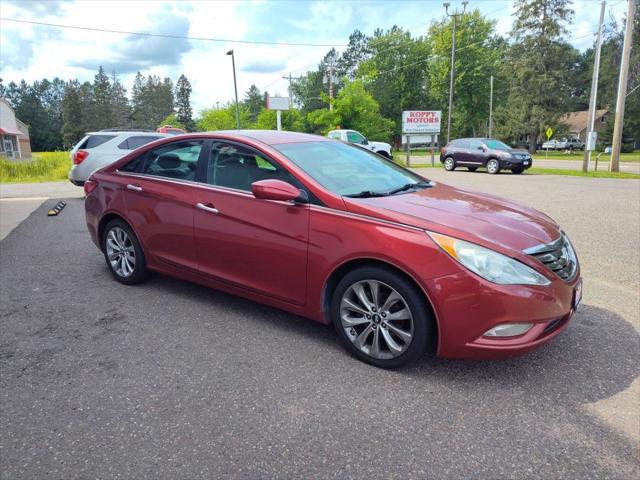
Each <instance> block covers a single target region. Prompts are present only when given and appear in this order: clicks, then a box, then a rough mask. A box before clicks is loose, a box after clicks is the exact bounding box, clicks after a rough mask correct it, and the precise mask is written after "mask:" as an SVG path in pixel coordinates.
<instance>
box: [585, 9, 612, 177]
mask: <svg viewBox="0 0 640 480" xmlns="http://www.w3.org/2000/svg"><path fill="white" fill-rule="evenodd" d="M606 5H607V2H606V1H604V0H603V1H602V4H601V5H600V23H598V39H597V40H596V56H595V59H594V60H593V76H592V77H591V95H590V97H589V124H588V126H587V138H585V140H586V143H587V146H586V148H585V149H584V158H583V160H582V171H583V172H588V171H589V163H590V162H591V150H593V149H594V148H595V147H596V146H595V144H592V133H591V132H593V131H594V128H595V124H596V101H597V99H598V77H599V75H600V50H601V49H602V25H603V24H604V9H605V6H606ZM594 143H595V142H594Z"/></svg>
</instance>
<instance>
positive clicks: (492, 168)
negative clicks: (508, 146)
mask: <svg viewBox="0 0 640 480" xmlns="http://www.w3.org/2000/svg"><path fill="white" fill-rule="evenodd" d="M499 171H500V162H498V160H496V159H495V158H492V159H491V160H489V161H488V162H487V172H489V173H490V174H491V175H495V174H496V173H498V172H499Z"/></svg>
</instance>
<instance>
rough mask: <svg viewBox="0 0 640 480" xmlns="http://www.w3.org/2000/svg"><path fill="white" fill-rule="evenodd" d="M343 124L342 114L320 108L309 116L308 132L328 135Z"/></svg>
mask: <svg viewBox="0 0 640 480" xmlns="http://www.w3.org/2000/svg"><path fill="white" fill-rule="evenodd" d="M341 123H342V119H341V117H340V114H339V113H338V112H337V111H335V110H333V111H332V110H329V109H328V108H319V109H317V110H314V111H312V112H309V113H308V114H307V130H308V131H310V132H311V133H316V134H318V135H326V134H327V133H328V132H329V131H330V130H335V129H336V128H338V127H339V126H340V125H341Z"/></svg>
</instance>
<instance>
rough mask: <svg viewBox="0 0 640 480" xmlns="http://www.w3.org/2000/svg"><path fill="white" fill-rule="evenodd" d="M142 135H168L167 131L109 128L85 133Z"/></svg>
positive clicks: (160, 136)
mask: <svg viewBox="0 0 640 480" xmlns="http://www.w3.org/2000/svg"><path fill="white" fill-rule="evenodd" d="M125 134H127V135H140V136H143V137H158V138H164V137H166V136H167V134H166V133H158V132H142V131H139V130H115V131H114V130H108V131H100V130H99V131H97V132H87V133H85V135H125Z"/></svg>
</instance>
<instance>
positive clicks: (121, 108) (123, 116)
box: [111, 71, 131, 128]
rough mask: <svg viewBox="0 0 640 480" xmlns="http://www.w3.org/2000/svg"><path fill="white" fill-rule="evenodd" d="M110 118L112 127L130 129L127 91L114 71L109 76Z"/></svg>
mask: <svg viewBox="0 0 640 480" xmlns="http://www.w3.org/2000/svg"><path fill="white" fill-rule="evenodd" d="M111 116H112V121H113V126H114V127H116V128H131V107H130V106H129V100H128V99H127V89H126V88H124V85H122V83H121V82H120V80H119V79H118V76H117V75H116V72H115V71H114V72H113V73H112V75H111Z"/></svg>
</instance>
